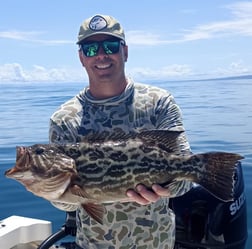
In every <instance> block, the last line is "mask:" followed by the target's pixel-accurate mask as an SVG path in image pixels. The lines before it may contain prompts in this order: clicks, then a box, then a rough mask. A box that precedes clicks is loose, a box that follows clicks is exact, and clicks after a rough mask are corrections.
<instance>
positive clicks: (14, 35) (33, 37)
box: [0, 30, 74, 45]
mask: <svg viewBox="0 0 252 249" xmlns="http://www.w3.org/2000/svg"><path fill="white" fill-rule="evenodd" d="M42 34H44V32H40V31H17V30H8V31H2V32H0V38H4V39H12V40H19V41H26V42H30V43H39V44H42V45H59V44H73V43H74V41H70V40H45V39H38V38H37V37H38V36H40V35H42Z"/></svg>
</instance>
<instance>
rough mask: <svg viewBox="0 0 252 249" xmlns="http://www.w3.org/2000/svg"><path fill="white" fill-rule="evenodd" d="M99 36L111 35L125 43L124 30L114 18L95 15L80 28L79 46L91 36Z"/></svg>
mask: <svg viewBox="0 0 252 249" xmlns="http://www.w3.org/2000/svg"><path fill="white" fill-rule="evenodd" d="M98 34H106V35H111V36H114V37H117V38H119V39H122V40H124V41H125V35H124V30H123V28H122V26H121V24H120V23H119V22H118V21H117V20H116V19H115V18H114V17H112V16H107V15H95V16H93V17H90V18H88V19H87V20H85V21H84V22H83V23H82V25H81V26H80V31H79V35H78V41H77V44H80V43H81V42H82V41H84V40H85V39H86V38H88V37H90V36H93V35H98Z"/></svg>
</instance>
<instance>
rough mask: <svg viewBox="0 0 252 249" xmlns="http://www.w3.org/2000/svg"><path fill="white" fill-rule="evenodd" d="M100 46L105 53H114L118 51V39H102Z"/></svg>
mask: <svg viewBox="0 0 252 249" xmlns="http://www.w3.org/2000/svg"><path fill="white" fill-rule="evenodd" d="M102 47H103V49H104V51H105V53H106V54H115V53H118V51H119V47H120V41H104V42H103V43H102Z"/></svg>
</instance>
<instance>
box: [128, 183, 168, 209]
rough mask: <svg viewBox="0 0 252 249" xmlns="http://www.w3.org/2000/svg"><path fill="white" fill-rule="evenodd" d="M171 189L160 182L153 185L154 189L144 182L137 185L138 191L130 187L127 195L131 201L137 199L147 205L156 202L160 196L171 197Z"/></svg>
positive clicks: (136, 200) (139, 202)
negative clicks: (162, 185)
mask: <svg viewBox="0 0 252 249" xmlns="http://www.w3.org/2000/svg"><path fill="white" fill-rule="evenodd" d="M169 194H170V193H169V191H168V190H167V189H166V188H163V187H161V186H160V185H158V184H153V185H152V190H149V189H147V188H146V187H145V186H144V185H143V184H138V185H137V186H136V191H134V190H132V189H129V190H128V191H127V192H126V195H127V196H128V197H129V198H130V200H131V201H135V202H137V203H138V204H141V205H147V204H150V203H152V202H156V201H158V200H159V199H160V197H169Z"/></svg>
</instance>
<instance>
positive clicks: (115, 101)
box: [50, 15, 191, 249]
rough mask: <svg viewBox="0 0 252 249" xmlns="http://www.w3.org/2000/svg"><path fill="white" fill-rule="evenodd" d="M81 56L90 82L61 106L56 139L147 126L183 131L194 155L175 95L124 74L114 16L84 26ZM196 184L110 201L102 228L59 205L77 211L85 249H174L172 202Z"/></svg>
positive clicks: (140, 190)
mask: <svg viewBox="0 0 252 249" xmlns="http://www.w3.org/2000/svg"><path fill="white" fill-rule="evenodd" d="M77 44H78V45H79V58H80V61H81V63H82V65H83V67H84V68H85V70H86V72H87V74H88V79H89V85H88V87H87V88H85V89H84V90H83V91H81V92H80V93H79V94H78V95H77V96H75V97H73V98H72V99H71V100H69V101H67V102H66V103H65V104H63V105H62V106H61V107H60V108H59V110H57V111H56V112H55V113H54V114H53V115H52V117H51V123H50V142H52V143H66V142H81V141H82V139H83V138H84V137H85V136H87V135H88V136H90V135H91V134H96V135H97V134H103V136H104V134H108V135H110V136H112V135H113V134H114V133H116V132H125V133H129V132H131V131H135V132H138V131H141V130H148V129H159V130H172V131H181V135H180V137H179V141H180V150H181V151H182V152H183V153H188V152H190V146H189V143H188V141H187V139H186V135H185V131H184V127H183V123H182V118H181V112H180V109H179V107H178V106H177V104H176V103H175V101H174V98H173V96H172V95H171V94H170V93H169V92H167V91H165V90H163V89H160V88H157V87H153V86H148V85H144V84H140V83H135V82H134V81H133V80H132V79H130V78H129V77H126V75H125V63H126V61H127V59H128V47H127V44H126V40H125V35H124V31H123V29H122V27H121V25H120V23H118V21H117V20H116V19H114V18H113V17H111V16H106V15H95V16H93V17H91V18H89V19H87V20H85V21H84V22H83V24H82V25H81V27H80V31H79V36H78V42H77ZM190 187H191V184H190V183H187V182H180V183H178V184H173V185H170V186H169V188H162V187H161V186H159V185H157V184H154V185H153V187H152V190H149V189H147V188H146V187H145V186H144V185H141V184H138V185H137V186H136V190H135V191H133V190H128V191H127V193H125V195H127V196H128V197H129V198H130V199H131V200H132V201H131V202H125V203H112V204H105V206H106V210H107V213H106V216H105V217H104V219H103V224H99V223H97V222H96V221H95V220H94V219H92V218H90V216H89V215H88V214H87V213H86V212H85V210H84V209H83V208H81V207H79V206H72V205H71V206H69V205H66V204H63V203H62V204H56V203H53V204H54V205H55V206H56V207H58V208H60V209H62V210H65V211H73V210H77V235H76V244H77V245H78V246H79V247H80V248H106V249H108V248H110V249H112V248H139V249H140V248H142V249H144V248H146V249H147V248H149V249H151V248H159V249H162V248H164V249H172V248H173V247H174V240H175V238H174V237H175V218H174V213H173V212H172V211H171V210H170V209H169V207H168V204H169V199H168V198H167V197H173V196H179V195H182V194H184V193H185V192H187V191H188V190H189V189H190Z"/></svg>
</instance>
